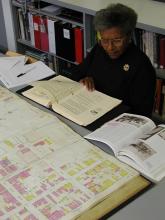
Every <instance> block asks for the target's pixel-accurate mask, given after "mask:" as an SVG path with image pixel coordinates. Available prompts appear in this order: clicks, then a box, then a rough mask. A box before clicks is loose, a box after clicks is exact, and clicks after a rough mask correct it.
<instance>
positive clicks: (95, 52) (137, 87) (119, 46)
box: [73, 4, 156, 116]
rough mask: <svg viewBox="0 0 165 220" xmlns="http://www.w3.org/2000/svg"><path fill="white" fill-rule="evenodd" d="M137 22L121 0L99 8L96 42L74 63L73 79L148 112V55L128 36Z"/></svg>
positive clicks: (151, 84)
mask: <svg viewBox="0 0 165 220" xmlns="http://www.w3.org/2000/svg"><path fill="white" fill-rule="evenodd" d="M136 22H137V14H136V12H135V11H134V10H133V9H131V8H129V7H127V6H125V5H122V4H112V5H110V6H108V7H107V8H105V9H102V10H100V11H98V12H97V13H96V16H95V18H94V26H95V30H96V31H97V33H98V38H99V42H98V43H97V44H96V45H95V46H94V47H93V49H92V50H91V52H90V53H89V54H88V55H87V57H86V58H85V60H84V61H83V62H82V64H80V65H79V66H78V67H76V69H75V70H74V73H73V79H74V80H77V81H80V82H81V83H82V84H83V85H85V86H86V87H87V89H89V90H91V91H92V90H94V89H97V90H98V91H101V92H103V93H105V94H107V95H110V96H113V97H115V98H118V99H122V100H123V103H124V104H126V105H127V106H129V107H130V112H131V113H136V114H141V115H146V116H151V113H152V108H153V102H154V94H155V82H156V75H155V70H154V68H153V66H152V64H151V62H150V60H149V58H148V57H147V56H146V55H145V54H144V53H143V52H142V51H140V49H139V48H137V47H136V46H135V45H134V44H133V42H132V40H131V36H132V32H133V31H134V29H135V26H136Z"/></svg>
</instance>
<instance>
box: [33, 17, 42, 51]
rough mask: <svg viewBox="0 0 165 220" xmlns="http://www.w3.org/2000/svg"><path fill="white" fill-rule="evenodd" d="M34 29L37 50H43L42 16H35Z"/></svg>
mask: <svg viewBox="0 0 165 220" xmlns="http://www.w3.org/2000/svg"><path fill="white" fill-rule="evenodd" d="M33 27H34V45H35V47H36V48H38V49H41V39H40V16H39V15H37V14H33Z"/></svg>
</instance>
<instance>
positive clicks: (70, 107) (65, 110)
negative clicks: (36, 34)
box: [22, 75, 121, 126]
mask: <svg viewBox="0 0 165 220" xmlns="http://www.w3.org/2000/svg"><path fill="white" fill-rule="evenodd" d="M32 86H33V88H31V89H29V90H27V91H25V92H23V93H22V94H23V95H24V96H26V97H28V98H30V99H32V100H33V101H35V102H37V103H39V104H41V105H43V106H46V107H48V108H52V109H53V110H54V111H55V112H57V113H59V114H61V115H63V116H64V117H66V118H68V119H70V120H71V121H74V122H75V123H77V124H80V125H84V126H86V125H88V124H90V123H92V122H94V121H95V120H96V119H98V118H100V117H101V116H102V115H104V114H105V113H107V112H109V111H110V110H111V109H113V108H114V107H116V106H117V105H119V104H120V103H121V100H118V99H116V98H112V97H110V96H108V95H105V94H103V93H101V92H98V91H96V90H95V91H92V92H90V91H88V90H87V89H86V88H85V87H84V86H83V85H81V84H80V83H78V82H75V81H73V80H70V79H68V78H66V77H64V76H60V75H59V76H57V77H54V78H53V79H51V80H47V81H38V82H34V83H33V84H32Z"/></svg>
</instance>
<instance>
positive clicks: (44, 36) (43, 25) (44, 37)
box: [40, 16, 49, 51]
mask: <svg viewBox="0 0 165 220" xmlns="http://www.w3.org/2000/svg"><path fill="white" fill-rule="evenodd" d="M40 41H41V50H43V51H49V41H48V26H47V18H46V17H45V16H40Z"/></svg>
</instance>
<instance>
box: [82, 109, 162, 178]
mask: <svg viewBox="0 0 165 220" xmlns="http://www.w3.org/2000/svg"><path fill="white" fill-rule="evenodd" d="M85 138H87V139H91V140H96V141H100V142H103V143H105V144H107V145H108V146H109V147H110V148H111V149H112V151H113V152H114V154H115V156H116V157H117V158H118V159H119V160H121V161H123V162H125V163H127V164H129V165H130V166H132V167H134V168H135V169H137V170H138V171H140V172H141V173H142V174H143V175H144V176H146V177H147V178H149V179H150V180H151V181H153V182H158V181H160V180H161V179H162V178H163V177H164V176H165V159H164V155H165V125H163V124H162V125H158V126H156V125H155V124H154V122H153V121H152V120H151V119H149V118H147V117H144V116H140V115H133V114H127V113H124V114H122V115H120V116H118V117H117V118H115V119H113V120H111V121H109V122H107V123H105V124H104V125H103V126H102V127H100V128H98V129H97V130H96V131H94V132H92V133H90V134H89V135H87V136H86V137H85Z"/></svg>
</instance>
